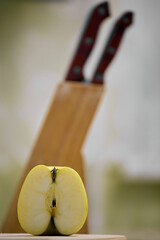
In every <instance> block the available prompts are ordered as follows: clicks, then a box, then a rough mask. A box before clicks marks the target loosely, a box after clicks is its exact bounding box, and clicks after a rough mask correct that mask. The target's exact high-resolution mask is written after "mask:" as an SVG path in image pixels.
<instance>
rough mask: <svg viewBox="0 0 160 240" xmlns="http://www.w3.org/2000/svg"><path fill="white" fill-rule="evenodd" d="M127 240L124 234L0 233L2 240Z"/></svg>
mask: <svg viewBox="0 0 160 240" xmlns="http://www.w3.org/2000/svg"><path fill="white" fill-rule="evenodd" d="M2 239H3V240H6V239H8V240H17V239H18V240H36V239H39V240H126V237H125V236H122V235H95V234H74V235H71V236H33V235H30V234H0V240H2Z"/></svg>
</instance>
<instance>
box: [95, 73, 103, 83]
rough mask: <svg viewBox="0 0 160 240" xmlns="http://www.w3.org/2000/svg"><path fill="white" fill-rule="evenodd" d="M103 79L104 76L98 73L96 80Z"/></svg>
mask: <svg viewBox="0 0 160 240" xmlns="http://www.w3.org/2000/svg"><path fill="white" fill-rule="evenodd" d="M102 78H103V76H102V74H101V73H97V74H96V80H97V81H102Z"/></svg>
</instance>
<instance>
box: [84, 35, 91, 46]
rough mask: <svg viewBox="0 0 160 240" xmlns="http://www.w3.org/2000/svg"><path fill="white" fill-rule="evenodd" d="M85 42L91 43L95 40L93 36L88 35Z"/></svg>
mask: <svg viewBox="0 0 160 240" xmlns="http://www.w3.org/2000/svg"><path fill="white" fill-rule="evenodd" d="M84 42H85V44H87V45H90V44H92V42H93V39H92V38H91V37H86V38H85V40H84Z"/></svg>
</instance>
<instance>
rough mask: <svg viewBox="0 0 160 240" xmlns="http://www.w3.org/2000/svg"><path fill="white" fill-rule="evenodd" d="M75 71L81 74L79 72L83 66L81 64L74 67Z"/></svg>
mask: <svg viewBox="0 0 160 240" xmlns="http://www.w3.org/2000/svg"><path fill="white" fill-rule="evenodd" d="M73 72H74V73H75V74H79V73H80V72H81V67H80V66H76V67H74V68H73Z"/></svg>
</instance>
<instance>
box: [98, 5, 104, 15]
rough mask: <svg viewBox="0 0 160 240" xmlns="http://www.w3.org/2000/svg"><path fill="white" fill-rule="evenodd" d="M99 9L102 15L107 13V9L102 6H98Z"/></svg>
mask: <svg viewBox="0 0 160 240" xmlns="http://www.w3.org/2000/svg"><path fill="white" fill-rule="evenodd" d="M97 10H98V13H99V14H100V15H104V14H105V13H106V10H105V9H104V8H102V7H100V8H98V9H97Z"/></svg>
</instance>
